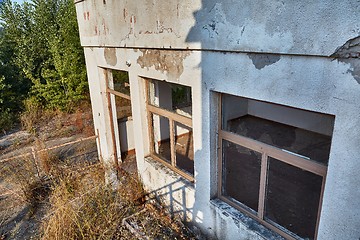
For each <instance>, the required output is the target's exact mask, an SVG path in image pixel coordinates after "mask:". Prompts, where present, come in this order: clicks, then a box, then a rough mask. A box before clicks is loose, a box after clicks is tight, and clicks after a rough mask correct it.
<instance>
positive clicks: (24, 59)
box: [0, 0, 88, 127]
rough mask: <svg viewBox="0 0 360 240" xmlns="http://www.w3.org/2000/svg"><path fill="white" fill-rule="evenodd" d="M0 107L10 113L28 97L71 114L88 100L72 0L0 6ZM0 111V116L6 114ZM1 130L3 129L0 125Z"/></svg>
mask: <svg viewBox="0 0 360 240" xmlns="http://www.w3.org/2000/svg"><path fill="white" fill-rule="evenodd" d="M0 25H1V26H2V30H1V34H0V43H1V44H0V79H1V78H2V79H3V80H2V82H0V90H1V92H0V102H1V101H2V102H6V103H7V104H6V106H5V104H2V105H1V106H3V108H5V110H6V109H10V111H11V112H18V111H20V110H22V109H23V107H24V105H23V104H24V103H23V102H22V101H23V100H24V99H26V98H29V97H31V101H36V102H37V103H38V104H39V106H40V107H41V108H46V109H52V110H56V109H58V110H62V111H72V110H73V109H74V107H75V106H76V105H77V104H78V103H79V102H80V101H81V100H83V99H88V97H87V96H88V88H87V80H86V68H85V58H84V54H83V50H82V48H81V46H80V39H79V32H78V26H77V20H76V13H75V6H74V2H73V1H72V0H33V1H32V2H24V3H23V4H21V5H19V4H17V3H12V2H11V0H4V1H3V2H2V3H0ZM5 110H4V109H1V108H0V114H1V112H3V111H5ZM0 127H1V126H0Z"/></svg>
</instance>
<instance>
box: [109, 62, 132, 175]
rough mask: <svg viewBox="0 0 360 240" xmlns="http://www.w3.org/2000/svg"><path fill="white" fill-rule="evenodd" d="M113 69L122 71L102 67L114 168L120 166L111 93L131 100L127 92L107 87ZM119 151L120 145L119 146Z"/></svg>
mask: <svg viewBox="0 0 360 240" xmlns="http://www.w3.org/2000/svg"><path fill="white" fill-rule="evenodd" d="M113 70H115V71H122V70H116V69H111V68H103V71H104V75H105V84H106V89H105V94H106V100H107V107H108V111H109V118H110V131H111V140H112V148H113V152H114V158H115V160H114V161H115V166H116V168H117V169H119V168H120V167H119V159H118V157H119V156H118V153H117V145H116V137H115V127H114V124H115V122H114V115H113V108H112V104H111V95H114V96H115V97H121V98H124V99H127V100H129V101H130V102H131V97H130V95H127V94H125V93H122V92H118V91H115V90H114V89H111V88H110V87H109V86H110V79H109V76H110V74H111V79H113V76H112V71H113ZM129 82H130V79H129ZM115 108H116V106H115ZM118 127H119V126H118ZM119 137H120V136H119ZM119 141H120V140H119ZM119 151H120V153H121V149H120V146H119Z"/></svg>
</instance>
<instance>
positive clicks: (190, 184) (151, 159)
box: [144, 156, 194, 188]
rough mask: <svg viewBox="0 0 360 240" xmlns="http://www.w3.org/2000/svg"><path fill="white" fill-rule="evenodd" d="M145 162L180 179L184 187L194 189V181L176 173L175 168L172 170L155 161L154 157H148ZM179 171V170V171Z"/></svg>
mask: <svg viewBox="0 0 360 240" xmlns="http://www.w3.org/2000/svg"><path fill="white" fill-rule="evenodd" d="M144 159H145V161H146V162H148V163H149V164H151V165H152V166H154V168H155V169H157V170H158V169H161V170H162V171H163V172H164V173H165V174H167V175H169V176H171V177H173V178H175V179H178V180H179V181H181V182H183V183H184V185H186V186H188V187H191V188H194V180H193V179H192V180H189V179H188V178H186V177H184V176H183V174H180V173H178V172H177V171H174V169H173V168H170V167H169V166H167V165H165V164H164V163H163V162H162V161H161V162H160V161H159V160H157V159H155V158H154V157H152V156H146V157H145V158H144ZM178 171H179V170H178Z"/></svg>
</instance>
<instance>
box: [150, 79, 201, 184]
mask: <svg viewBox="0 0 360 240" xmlns="http://www.w3.org/2000/svg"><path fill="white" fill-rule="evenodd" d="M151 81H160V80H156V79H145V102H146V112H147V120H148V132H149V140H150V144H149V147H150V149H149V150H150V155H149V156H150V157H151V158H153V159H155V160H156V161H158V162H160V163H162V164H163V165H165V166H166V167H168V168H170V169H171V170H172V171H174V172H176V173H178V174H179V175H181V176H182V177H184V178H185V179H187V180H189V181H190V182H194V176H192V175H191V174H189V173H188V172H186V171H182V170H180V169H179V168H177V167H176V149H175V137H176V136H175V122H178V123H180V124H183V125H185V126H187V127H190V128H191V130H192V118H189V117H186V116H183V115H180V114H177V113H174V112H171V111H169V110H166V109H163V108H160V107H157V106H154V105H152V104H151V101H150V91H149V90H150V82H151ZM153 114H156V115H158V116H161V117H164V118H166V119H168V121H169V131H170V156H171V159H169V160H170V161H171V164H170V163H168V162H166V161H165V160H164V159H162V158H161V157H159V156H158V155H157V154H156V153H155V149H154V146H155V140H154V126H153V119H152V115H153Z"/></svg>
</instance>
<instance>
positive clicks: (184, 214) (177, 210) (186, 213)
mask: <svg viewBox="0 0 360 240" xmlns="http://www.w3.org/2000/svg"><path fill="white" fill-rule="evenodd" d="M189 187H191V183H188V182H186V181H183V180H181V179H178V180H176V181H174V182H172V183H170V184H167V185H165V186H163V187H161V188H158V189H156V190H153V191H151V192H149V193H148V194H147V195H148V197H149V200H161V201H160V202H164V200H165V202H167V203H168V204H167V206H165V208H166V211H167V212H168V213H169V214H170V216H171V217H172V218H173V217H175V216H176V217H181V220H182V221H184V222H188V221H189V219H191V216H192V210H193V209H192V208H189V207H187V197H186V188H189ZM176 199H181V200H180V201H179V200H176Z"/></svg>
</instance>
